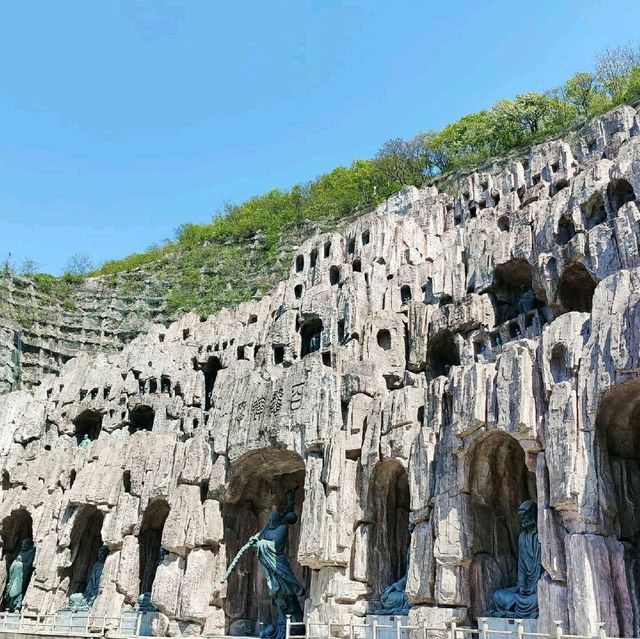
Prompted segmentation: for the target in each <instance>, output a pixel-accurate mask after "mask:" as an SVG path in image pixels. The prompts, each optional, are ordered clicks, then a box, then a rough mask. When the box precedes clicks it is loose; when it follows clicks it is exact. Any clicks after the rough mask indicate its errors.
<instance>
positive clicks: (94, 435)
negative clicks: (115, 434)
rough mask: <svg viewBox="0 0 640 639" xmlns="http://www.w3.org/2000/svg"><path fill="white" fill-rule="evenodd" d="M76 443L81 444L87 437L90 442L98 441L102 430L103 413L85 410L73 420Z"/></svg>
mask: <svg viewBox="0 0 640 639" xmlns="http://www.w3.org/2000/svg"><path fill="white" fill-rule="evenodd" d="M73 426H74V429H73V430H74V435H75V438H76V442H77V443H78V444H80V442H82V440H83V439H84V436H85V435H87V436H88V437H89V440H90V441H95V440H96V439H98V435H99V434H100V430H101V429H102V413H100V412H99V411H97V410H85V411H83V412H82V413H80V415H78V417H76V418H75V419H74V420H73Z"/></svg>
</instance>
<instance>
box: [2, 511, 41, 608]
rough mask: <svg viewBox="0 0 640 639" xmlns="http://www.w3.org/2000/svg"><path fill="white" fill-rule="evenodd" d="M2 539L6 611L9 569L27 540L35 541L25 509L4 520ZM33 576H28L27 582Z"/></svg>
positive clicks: (3, 591) (29, 517)
mask: <svg viewBox="0 0 640 639" xmlns="http://www.w3.org/2000/svg"><path fill="white" fill-rule="evenodd" d="M0 537H2V558H3V559H4V563H5V569H4V571H3V572H4V574H3V575H2V581H1V582H0V585H1V586H2V590H1V591H0V592H1V593H2V610H6V609H7V607H6V602H5V600H4V599H5V585H6V580H7V576H8V574H9V567H10V566H11V563H12V562H13V560H14V559H15V558H16V556H17V555H18V552H19V551H20V546H21V545H22V543H23V542H24V541H25V540H31V541H33V521H32V519H31V515H30V514H29V513H28V512H27V511H26V510H25V509H24V508H19V509H18V510H14V511H13V512H12V513H11V514H10V515H9V516H8V517H5V519H3V520H2V526H1V528H0ZM30 578H31V575H28V576H27V581H29V579H30Z"/></svg>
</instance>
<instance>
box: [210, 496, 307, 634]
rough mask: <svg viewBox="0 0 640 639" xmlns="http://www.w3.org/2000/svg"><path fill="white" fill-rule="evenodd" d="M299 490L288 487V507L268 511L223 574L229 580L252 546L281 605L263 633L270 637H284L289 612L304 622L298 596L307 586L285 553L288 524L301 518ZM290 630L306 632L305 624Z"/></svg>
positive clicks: (275, 602)
mask: <svg viewBox="0 0 640 639" xmlns="http://www.w3.org/2000/svg"><path fill="white" fill-rule="evenodd" d="M296 490H297V488H294V489H292V490H289V491H287V498H288V503H287V506H286V507H285V509H284V510H282V511H277V510H274V511H273V512H271V513H270V514H269V521H268V523H267V525H266V526H265V527H264V528H263V529H262V530H261V531H260V532H259V533H256V534H255V535H253V536H252V537H251V538H250V539H249V541H248V542H247V543H246V544H245V545H244V546H243V547H242V548H241V549H240V551H239V552H238V554H237V555H236V557H235V559H234V560H233V561H232V562H231V565H230V566H229V569H228V570H227V573H226V574H225V576H224V577H223V581H226V580H227V579H228V578H229V575H230V574H231V573H232V572H233V569H234V568H235V567H236V565H237V564H238V561H239V560H240V557H241V556H242V555H243V554H244V553H245V552H246V551H247V550H249V549H250V548H253V549H255V551H256V553H257V555H258V561H259V562H260V566H261V567H262V570H263V572H264V576H265V578H266V580H267V586H268V588H269V594H270V595H271V600H272V602H273V605H274V606H276V608H277V609H278V621H277V623H276V624H274V625H269V626H267V627H266V628H265V629H264V630H263V631H262V633H261V635H260V636H261V637H269V638H270V639H271V638H273V639H283V638H284V636H285V632H286V620H287V616H289V617H290V619H291V621H292V622H298V623H301V622H302V620H303V614H302V608H301V606H300V600H299V599H298V597H302V596H304V587H303V586H302V584H301V583H300V582H299V581H298V578H297V577H296V576H295V575H294V574H293V570H292V569H291V563H290V562H289V559H288V557H287V556H286V555H285V550H286V549H287V542H288V541H289V526H292V525H293V524H295V523H296V522H297V521H298V516H297V515H296V513H295V512H294V502H295V493H296ZM291 634H292V635H298V634H299V635H304V628H303V627H302V625H295V626H293V627H292V628H291Z"/></svg>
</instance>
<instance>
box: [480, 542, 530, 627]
mask: <svg viewBox="0 0 640 639" xmlns="http://www.w3.org/2000/svg"><path fill="white" fill-rule="evenodd" d="M541 576H542V563H541V549H540V540H539V539H538V533H537V531H535V530H534V531H527V530H524V531H522V532H521V533H520V536H519V537H518V585H517V586H515V587H514V588H503V589H501V590H497V591H496V592H495V594H494V595H493V610H491V611H490V613H489V615H490V616H492V617H510V618H514V619H535V618H537V616H538V581H539V580H540V577H541Z"/></svg>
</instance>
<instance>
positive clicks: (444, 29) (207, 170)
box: [0, 0, 640, 273]
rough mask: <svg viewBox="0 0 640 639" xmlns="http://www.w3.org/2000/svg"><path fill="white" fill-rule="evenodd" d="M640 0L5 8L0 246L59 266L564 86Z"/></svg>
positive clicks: (60, 3) (26, 4)
mask: <svg viewBox="0 0 640 639" xmlns="http://www.w3.org/2000/svg"><path fill="white" fill-rule="evenodd" d="M639 24H640V2H638V0H607V1H606V2H603V1H596V0H567V1H564V2H563V1H562V0H538V1H537V2H521V1H519V0H485V1H483V2H480V1H475V2H473V1H471V0H448V1H447V2H428V1H426V0H423V1H412V2H410V1H404V0H389V1H386V2H381V1H377V0H350V1H347V0H345V1H336V0H315V1H306V0H271V1H265V0H260V1H251V2H240V1H235V2H234V1H230V0H226V1H214V0H208V1H199V0H182V1H180V2H178V1H173V0H129V1H125V0H121V1H116V0H111V1H109V0H103V1H100V2H88V1H87V0H78V1H76V2H70V1H66V0H56V1H55V2H48V1H45V0H43V1H41V2H33V1H31V0H20V1H19V2H4V3H2V4H1V5H0V60H1V62H0V73H1V76H0V77H1V80H0V166H1V173H0V257H1V256H4V255H6V254H7V253H8V252H11V253H12V254H13V256H14V258H15V259H16V260H17V261H20V260H21V259H22V258H24V257H32V258H34V259H37V260H38V261H39V262H40V263H41V264H42V267H43V269H44V270H46V271H48V272H53V273H59V272H61V270H62V269H63V267H64V264H65V263H66V261H67V259H68V257H69V256H70V255H72V254H73V253H76V252H82V253H87V254H89V255H91V256H92V258H93V260H94V261H95V263H100V262H102V261H104V260H106V259H111V258H116V257H122V256H124V255H126V254H128V253H131V252H135V251H141V250H144V249H145V248H146V247H148V246H149V245H151V244H153V243H156V242H160V241H162V240H163V239H165V238H167V237H170V236H172V233H173V230H174V229H175V228H176V227H177V226H178V225H179V224H181V223H183V222H187V221H193V222H202V221H208V220H210V218H211V216H212V215H213V214H214V213H215V212H216V211H217V210H219V209H220V207H221V206H222V204H223V203H224V202H225V201H233V202H241V201H243V200H244V199H246V198H248V197H250V196H252V195H256V194H259V193H262V192H264V191H267V190H269V189H271V188H274V187H281V188H287V187H289V186H291V185H292V184H295V183H296V182H300V181H306V180H308V179H311V178H313V177H315V176H316V175H318V174H320V173H322V172H324V171H327V170H330V169H331V168H333V167H335V166H337V165H339V164H345V163H350V162H351V161H352V160H353V159H356V158H359V157H370V156H372V155H373V154H374V153H375V151H376V149H377V148H378V147H379V146H380V145H381V144H382V143H383V142H384V141H385V140H386V139H389V138H392V137H397V136H405V137H408V136H412V135H413V134H415V133H416V132H418V131H419V130H423V129H429V128H440V127H442V126H443V125H445V124H447V123H448V122H451V121H453V120H455V119H457V118H458V117H460V116H461V115H464V114H466V113H470V112H473V111H477V110H479V109H481V108H484V107H487V106H489V105H491V104H492V103H493V102H495V101H496V100H497V99H500V98H503V97H512V96H514V95H515V94H517V93H518V92H523V91H527V90H544V89H547V88H551V87H553V86H555V85H558V84H560V83H561V82H562V81H563V80H565V79H566V78H567V77H569V76H570V75H572V74H573V73H574V72H576V71H578V70H580V69H585V68H587V69H588V68H590V66H591V64H592V61H593V57H594V55H595V54H596V53H597V52H598V51H599V50H601V49H602V48H604V47H605V46H607V45H615V44H618V43H622V42H626V41H628V40H630V39H632V38H634V37H637V35H636V34H637V32H638V25H639Z"/></svg>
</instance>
